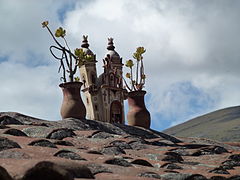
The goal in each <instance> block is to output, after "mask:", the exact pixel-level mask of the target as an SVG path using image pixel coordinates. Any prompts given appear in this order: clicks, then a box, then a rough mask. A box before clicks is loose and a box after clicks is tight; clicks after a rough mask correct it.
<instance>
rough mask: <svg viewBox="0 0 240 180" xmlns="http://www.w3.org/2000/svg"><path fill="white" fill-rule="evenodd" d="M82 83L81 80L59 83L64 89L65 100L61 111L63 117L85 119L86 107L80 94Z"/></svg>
mask: <svg viewBox="0 0 240 180" xmlns="http://www.w3.org/2000/svg"><path fill="white" fill-rule="evenodd" d="M82 84H83V83H81V82H67V83H62V84H60V85H59V87H60V88H61V89H62V91H63V102H62V106H61V111H60V113H61V116H62V119H65V118H70V117H71V118H77V119H83V118H85V117H86V108H85V106H84V104H83V101H82V98H81V95H80V89H81V86H82Z"/></svg>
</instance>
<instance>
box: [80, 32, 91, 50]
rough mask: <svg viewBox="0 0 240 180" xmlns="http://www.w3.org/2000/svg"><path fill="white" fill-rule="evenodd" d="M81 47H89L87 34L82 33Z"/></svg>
mask: <svg viewBox="0 0 240 180" xmlns="http://www.w3.org/2000/svg"><path fill="white" fill-rule="evenodd" d="M81 47H82V48H88V47H89V44H88V36H87V35H86V36H85V35H83V41H82V45H81Z"/></svg>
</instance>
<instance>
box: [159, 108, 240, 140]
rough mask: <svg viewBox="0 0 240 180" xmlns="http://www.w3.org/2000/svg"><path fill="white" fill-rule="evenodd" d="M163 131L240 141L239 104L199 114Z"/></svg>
mask: <svg viewBox="0 0 240 180" xmlns="http://www.w3.org/2000/svg"><path fill="white" fill-rule="evenodd" d="M163 132H164V133H167V134H170V135H174V136H178V137H179V136H181V137H201V138H209V139H214V140H218V141H225V142H233V141H235V142H240V106H236V107H229V108H225V109H221V110H217V111H214V112H211V113H208V114H206V115H203V116H199V117H197V118H194V119H192V120H189V121H187V122H184V123H182V124H179V125H176V126H173V127H171V128H169V129H166V130H164V131H163Z"/></svg>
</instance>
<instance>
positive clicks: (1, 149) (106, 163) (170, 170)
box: [0, 113, 240, 180]
mask: <svg viewBox="0 0 240 180" xmlns="http://www.w3.org/2000/svg"><path fill="white" fill-rule="evenodd" d="M233 145H237V143H236V144H234V143H230V144H224V143H220V142H216V141H211V140H208V139H199V138H176V137H173V136H169V135H167V134H164V133H161V132H157V131H154V130H146V129H143V128H138V127H131V126H125V125H121V124H109V123H103V122H98V121H92V120H78V119H71V118H69V119H65V120H61V121H45V120H40V119H36V118H32V117H28V116H25V115H22V114H19V113H0V180H12V179H16V180H18V179H19V180H20V179H21V180H30V179H31V180H38V179H39V180H40V179H43V180H73V179H75V180H77V179H89V178H90V179H104V180H105V179H106V180H107V179H109V180H110V179H111V180H112V179H122V180H126V179H127V180H138V179H139V180H140V179H163V180H171V179H173V180H174V179H177V180H180V179H181V180H197V179H198V180H204V179H213V180H214V179H215V180H221V179H227V178H228V179H232V180H234V179H235V180H237V179H240V148H239V147H238V146H233Z"/></svg>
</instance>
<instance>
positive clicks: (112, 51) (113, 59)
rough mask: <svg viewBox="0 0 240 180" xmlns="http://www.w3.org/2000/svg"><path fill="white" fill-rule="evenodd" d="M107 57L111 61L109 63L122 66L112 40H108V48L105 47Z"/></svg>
mask: <svg viewBox="0 0 240 180" xmlns="http://www.w3.org/2000/svg"><path fill="white" fill-rule="evenodd" d="M107 50H108V52H107V55H106V57H108V56H109V58H110V59H111V62H113V63H117V64H122V58H120V56H119V54H118V53H117V52H116V51H115V46H114V43H113V38H108V46H107Z"/></svg>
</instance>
